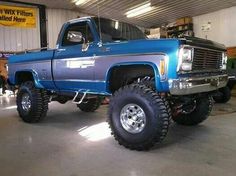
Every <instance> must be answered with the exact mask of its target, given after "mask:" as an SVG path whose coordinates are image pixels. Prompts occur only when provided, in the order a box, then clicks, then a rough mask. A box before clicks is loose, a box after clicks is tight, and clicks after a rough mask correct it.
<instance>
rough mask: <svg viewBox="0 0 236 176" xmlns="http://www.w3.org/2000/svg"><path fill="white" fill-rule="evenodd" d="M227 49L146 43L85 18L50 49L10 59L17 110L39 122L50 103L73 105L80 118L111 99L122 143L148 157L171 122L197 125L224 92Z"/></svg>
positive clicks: (127, 28) (183, 42)
mask: <svg viewBox="0 0 236 176" xmlns="http://www.w3.org/2000/svg"><path fill="white" fill-rule="evenodd" d="M225 51H226V50H225V47H224V45H221V44H218V43H215V42H212V41H209V40H203V39H199V38H183V39H160V40H151V39H147V38H146V36H145V35H144V34H143V32H142V31H141V30H140V29H139V28H137V27H135V26H133V25H131V24H127V23H124V22H119V21H115V20H110V19H105V18H96V17H84V18H79V19H74V20H71V21H68V22H66V23H65V24H64V25H63V27H62V29H61V31H60V34H59V37H58V41H57V47H56V49H53V50H50V49H48V50H41V51H37V52H36V51H32V52H28V53H26V54H19V55H14V56H12V57H10V59H9V80H8V81H9V84H11V85H12V86H16V87H18V93H17V100H16V103H17V110H18V113H19V116H20V117H21V118H22V119H23V121H25V122H28V123H36V122H39V121H41V120H42V119H43V118H44V117H45V116H46V113H47V110H48V104H49V102H51V101H58V102H60V103H66V102H67V101H70V100H72V102H73V103H75V104H76V105H77V107H78V108H79V109H80V110H82V111H85V112H93V111H95V110H96V109H97V108H98V107H99V106H100V104H101V101H102V99H103V98H104V97H105V96H109V97H110V103H109V110H108V123H109V125H110V128H111V130H112V134H113V135H114V137H115V139H116V140H117V141H118V142H119V144H121V145H124V146H125V147H127V148H130V149H135V150H147V149H149V148H151V147H152V146H153V145H154V144H155V143H156V142H161V141H162V140H163V139H164V138H165V136H166V134H167V132H168V128H169V124H170V121H171V119H172V120H173V121H175V122H176V123H178V124H182V125H197V124H199V123H201V122H202V121H204V120H205V119H206V118H207V117H208V116H209V113H210V112H211V109H212V95H213V94H214V91H216V90H217V89H219V88H222V87H224V86H226V84H227V81H228V76H227V74H226V72H225V69H226V60H227V57H226V55H225Z"/></svg>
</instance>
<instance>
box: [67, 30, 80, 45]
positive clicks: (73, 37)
mask: <svg viewBox="0 0 236 176" xmlns="http://www.w3.org/2000/svg"><path fill="white" fill-rule="evenodd" d="M67 40H69V41H70V42H74V43H80V42H82V41H83V35H82V33H81V32H78V31H69V32H68V34H67Z"/></svg>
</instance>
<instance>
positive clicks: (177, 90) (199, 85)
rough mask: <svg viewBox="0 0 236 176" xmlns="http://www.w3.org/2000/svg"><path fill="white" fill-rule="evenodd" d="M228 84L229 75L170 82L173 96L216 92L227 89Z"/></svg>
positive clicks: (181, 79)
mask: <svg viewBox="0 0 236 176" xmlns="http://www.w3.org/2000/svg"><path fill="white" fill-rule="evenodd" d="M227 82H228V75H227V74H224V75H217V76H209V77H201V78H194V77H193V78H180V79H172V80H169V89H170V94H172V95H189V94H195V93H201V92H210V91H214V90H216V89H219V88H221V87H225V86H226V84H227Z"/></svg>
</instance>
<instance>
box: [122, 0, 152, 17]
mask: <svg viewBox="0 0 236 176" xmlns="http://www.w3.org/2000/svg"><path fill="white" fill-rule="evenodd" d="M152 9H153V7H151V3H147V4H144V5H142V6H139V7H137V8H135V9H132V10H130V11H128V12H126V13H125V15H126V17H127V18H131V17H134V16H138V15H141V14H143V13H146V12H149V11H150V10H152Z"/></svg>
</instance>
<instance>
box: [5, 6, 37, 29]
mask: <svg viewBox="0 0 236 176" xmlns="http://www.w3.org/2000/svg"><path fill="white" fill-rule="evenodd" d="M0 25H2V26H8V27H24V28H35V27H36V9H35V8H28V7H27V8H26V7H17V6H6V5H0Z"/></svg>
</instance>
